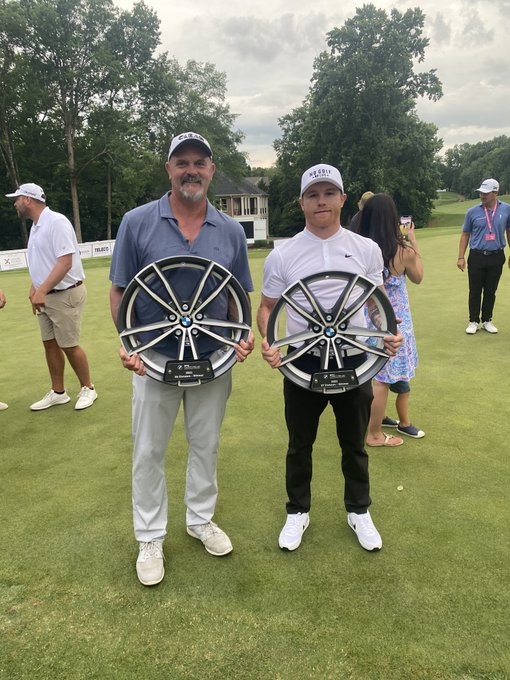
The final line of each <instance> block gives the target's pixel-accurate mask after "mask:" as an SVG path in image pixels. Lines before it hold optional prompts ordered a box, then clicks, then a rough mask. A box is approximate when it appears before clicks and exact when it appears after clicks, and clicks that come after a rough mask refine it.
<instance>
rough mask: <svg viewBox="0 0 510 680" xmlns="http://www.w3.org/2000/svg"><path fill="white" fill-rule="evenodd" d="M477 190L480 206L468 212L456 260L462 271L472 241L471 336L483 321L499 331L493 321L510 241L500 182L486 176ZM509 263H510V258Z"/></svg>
mask: <svg viewBox="0 0 510 680" xmlns="http://www.w3.org/2000/svg"><path fill="white" fill-rule="evenodd" d="M477 191H478V192H479V194H480V205H475V206H474V207H472V208H470V209H469V210H468V211H467V213H466V217H465V219H464V225H463V226H462V234H461V237H460V242H459V257H458V259H457V267H458V268H459V269H460V270H461V271H462V272H463V271H464V270H465V268H466V259H465V254H466V249H467V247H468V244H469V256H468V259H467V268H468V282H469V298H468V307H469V324H468V326H467V328H466V333H467V334H468V335H474V334H475V333H476V332H477V330H478V329H479V324H480V321H481V322H482V328H483V329H484V330H486V331H487V332H488V333H497V332H498V329H497V328H496V326H495V325H494V324H493V323H492V313H493V311H494V303H495V302H496V290H497V288H498V284H499V279H500V278H501V273H502V271H503V265H504V264H505V245H506V242H507V241H508V242H510V205H509V204H508V203H503V202H502V201H500V200H498V192H499V183H498V182H497V181H496V180H495V179H492V178H491V179H486V180H484V181H483V182H482V183H481V185H480V186H479V187H478V189H477ZM505 234H506V240H505ZM508 265H509V266H510V258H509V260H508Z"/></svg>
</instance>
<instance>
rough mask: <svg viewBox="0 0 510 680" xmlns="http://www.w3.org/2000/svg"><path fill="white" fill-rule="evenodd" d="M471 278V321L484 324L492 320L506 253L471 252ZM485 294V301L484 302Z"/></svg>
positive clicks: (469, 260) (469, 270) (469, 268)
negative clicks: (485, 253)
mask: <svg viewBox="0 0 510 680" xmlns="http://www.w3.org/2000/svg"><path fill="white" fill-rule="evenodd" d="M467 264H468V278H469V321H474V322H475V323H478V322H479V321H480V309H481V312H482V322H483V321H490V320H491V319H492V312H493V310H494V303H495V301H496V290H497V288H498V283H499V279H500V278H501V273H502V271H503V265H504V264H505V251H504V250H498V251H497V252H495V253H494V254H492V255H484V254H483V253H480V252H477V251H476V250H470V251H469V256H468V261H467ZM482 294H483V300H482Z"/></svg>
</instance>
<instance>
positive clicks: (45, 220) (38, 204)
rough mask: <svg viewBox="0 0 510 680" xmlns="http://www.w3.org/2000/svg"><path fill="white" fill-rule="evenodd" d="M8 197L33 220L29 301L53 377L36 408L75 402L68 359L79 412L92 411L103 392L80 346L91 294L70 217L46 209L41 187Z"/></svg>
mask: <svg viewBox="0 0 510 680" xmlns="http://www.w3.org/2000/svg"><path fill="white" fill-rule="evenodd" d="M6 196H7V198H10V199H12V201H13V203H14V207H15V208H16V212H17V213H18V215H19V217H20V218H21V219H30V220H32V227H31V229H30V237H29V239H28V252H27V261H28V271H29V274H30V279H31V281H32V284H31V286H30V292H29V295H28V296H29V299H30V302H31V303H32V312H33V313H34V314H36V315H37V318H38V320H39V328H40V331H41V338H42V342H43V345H44V351H45V354H46V363H47V365H48V370H49V373H50V378H51V389H50V391H49V392H48V393H47V394H45V395H44V397H43V398H42V399H41V400H39V401H36V402H35V403H34V404H32V406H31V407H30V408H31V410H32V411H42V410H44V409H47V408H50V407H51V406H57V405H59V404H67V402H69V401H70V397H69V395H68V394H67V392H66V388H65V386H64V367H65V358H66V357H67V359H68V361H69V363H70V364H71V368H72V369H73V371H74V372H75V373H76V377H77V378H78V380H79V381H80V392H79V394H78V398H77V401H76V404H75V407H74V408H75V409H76V410H77V411H81V410H83V409H85V408H88V407H89V406H92V404H93V403H94V401H95V400H96V399H97V393H96V390H95V389H94V385H93V384H92V383H91V381H90V371H89V364H88V359H87V355H86V354H85V352H84V350H83V349H82V348H81V347H80V345H79V339H80V330H81V318H82V314H83V307H84V305H85V301H86V299H87V290H86V288H85V285H84V284H83V279H84V278H85V274H84V272H83V266H82V263H81V257H80V250H79V247H78V241H77V239H76V233H75V231H74V229H73V226H72V224H71V222H69V220H68V219H67V217H65V215H61V214H60V213H57V212H54V211H53V210H50V208H48V207H47V206H46V196H45V195H44V191H43V190H42V188H41V187H40V186H38V185H37V184H33V183H32V182H28V183H27V184H22V185H21V186H20V187H18V189H16V191H15V192H14V193H12V194H6Z"/></svg>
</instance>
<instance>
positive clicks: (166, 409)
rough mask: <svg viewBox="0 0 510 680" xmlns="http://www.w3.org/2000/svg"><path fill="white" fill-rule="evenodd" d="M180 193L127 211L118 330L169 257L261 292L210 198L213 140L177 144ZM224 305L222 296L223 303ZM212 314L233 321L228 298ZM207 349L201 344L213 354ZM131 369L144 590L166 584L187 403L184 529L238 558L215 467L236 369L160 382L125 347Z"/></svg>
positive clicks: (173, 162)
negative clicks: (137, 287) (173, 489)
mask: <svg viewBox="0 0 510 680" xmlns="http://www.w3.org/2000/svg"><path fill="white" fill-rule="evenodd" d="M165 169H166V171H167V174H168V178H169V180H170V181H171V185H172V190H171V191H170V192H167V193H165V194H164V195H163V196H162V197H161V198H160V199H159V200H156V201H152V202H151V203H148V204H147V205H143V206H140V207H138V208H135V209H134V210H130V211H129V212H128V213H126V214H125V215H124V217H123V219H122V223H121V225H120V227H119V232H118V234H117V238H116V241H115V249H114V253H113V257H112V265H111V271H110V279H111V282H112V287H111V291H110V304H111V310H112V317H113V320H114V322H115V323H117V316H118V308H119V304H120V301H121V298H122V295H123V292H124V290H125V288H126V287H127V286H128V284H129V283H130V281H131V280H132V279H133V278H134V276H135V275H136V274H137V273H138V272H139V271H140V270H141V269H143V268H144V267H145V266H147V265H149V264H152V263H153V262H155V261H157V260H161V259H162V258H168V257H172V256H178V255H184V256H186V255H189V256H198V257H202V258H206V259H208V260H214V261H215V262H217V263H218V264H220V265H222V266H223V267H225V268H226V269H228V271H230V272H231V273H232V274H233V275H234V276H235V277H236V279H237V280H238V281H239V283H240V284H241V286H242V287H243V289H244V290H245V291H246V292H249V291H252V290H253V284H252V279H251V276H250V271H249V268H248V252H247V244H246V236H245V233H244V230H243V228H242V227H241V225H240V224H239V223H238V222H236V221H235V220H233V219H232V218H231V217H228V215H225V214H223V213H221V212H219V211H218V210H216V208H214V207H213V206H212V205H211V203H210V202H209V201H208V200H207V190H208V188H209V185H210V183H211V180H212V177H213V175H214V171H215V165H214V163H213V162H212V151H211V147H210V145H209V142H208V141H207V140H206V139H205V138H204V137H202V136H201V135H199V134H197V133H195V132H186V133H183V134H181V135H177V136H176V137H174V139H173V140H172V143H171V145H170V150H169V153H168V161H167V163H166V165H165ZM178 278H179V280H178V281H176V283H175V289H176V290H177V292H178V294H179V295H182V296H185V289H187V287H189V285H190V282H189V275H187V274H182V275H179V277H178ZM218 300H219V298H218ZM136 317H137V321H138V322H140V323H141V324H146V323H150V322H151V320H153V319H151V305H150V304H145V305H143V304H142V305H138V307H137V308H136ZM214 317H216V318H219V319H228V318H229V317H228V301H226V300H225V299H224V298H222V299H221V301H219V302H218V309H217V310H216V311H215V314H214ZM172 349H173V348H172V346H171V341H170V344H168V345H167V344H165V343H159V344H158V352H159V353H160V354H161V355H163V358H165V357H168V358H169V357H172V356H173V357H175V356H176V354H175V352H174V353H173V354H172ZM252 349H253V334H250V336H249V338H248V340H241V341H240V342H239V343H238V344H237V345H236V357H237V360H238V361H244V359H245V358H246V357H247V356H248V355H249V354H250V352H251V351H252ZM207 351H208V348H207V347H205V346H202V347H200V353H201V355H202V352H203V353H204V354H207ZM120 358H121V361H122V363H123V365H124V367H125V368H127V369H129V370H130V371H133V373H134V375H133V480H132V481H133V522H134V531H135V537H136V539H137V541H138V543H139V554H138V559H137V562H136V571H137V575H138V579H139V580H140V582H141V583H142V584H143V585H146V586H151V585H155V584H156V583H159V582H160V581H161V580H162V579H163V576H164V565H163V559H164V558H163V540H164V538H165V536H166V530H167V515H168V502H167V492H166V484H165V454H166V449H167V445H168V441H169V439H170V435H171V433H172V429H173V425H174V422H175V419H176V417H177V414H178V412H179V409H180V405H181V403H182V404H183V411H184V422H185V428H186V436H187V439H188V444H189V449H188V465H187V471H186V494H185V503H186V529H187V532H188V534H189V535H190V536H192V537H193V538H196V539H199V540H200V541H202V543H203V544H204V546H205V549H206V550H207V552H208V553H210V554H212V555H216V556H222V555H227V554H228V553H230V552H232V544H231V542H230V539H229V537H228V536H227V534H226V533H225V532H224V531H222V530H221V529H220V528H219V527H218V526H217V525H216V524H215V523H214V522H213V521H212V518H213V515H214V511H215V507H216V499H217V496H218V485H217V480H216V461H217V453H218V445H219V436H220V428H221V424H222V421H223V416H224V415H225V408H226V403H227V400H228V398H229V395H230V391H231V373H230V371H228V372H227V373H224V374H223V375H221V376H219V377H217V378H216V379H215V380H213V381H211V382H204V383H203V384H201V385H198V386H193V387H191V386H185V387H182V386H177V385H171V384H169V383H166V382H160V381H158V380H155V379H153V378H151V377H149V376H148V375H147V373H146V369H145V366H144V364H143V360H142V358H141V357H140V356H139V355H137V354H133V355H128V354H127V352H125V351H124V349H121V350H120Z"/></svg>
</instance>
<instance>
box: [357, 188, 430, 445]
mask: <svg viewBox="0 0 510 680" xmlns="http://www.w3.org/2000/svg"><path fill="white" fill-rule="evenodd" d="M357 231H358V233H359V234H361V235H362V236H366V237H367V238H371V239H372V240H373V241H375V242H376V243H377V244H378V246H379V247H380V249H381V251H382V255H383V261H384V289H385V291H386V293H387V295H388V298H389V300H390V302H391V304H392V306H393V309H394V311H395V315H396V317H397V319H398V320H399V329H400V331H401V332H402V334H403V336H404V342H403V343H402V346H401V347H400V349H399V351H398V352H397V354H396V355H395V356H394V357H392V358H391V359H390V360H389V361H388V362H387V363H386V364H385V366H384V367H383V369H382V370H381V371H380V372H379V373H378V374H377V375H376V376H375V378H374V383H373V391H374V400H373V402H372V409H371V415H370V424H369V427H368V434H367V440H366V443H367V446H400V445H401V444H403V443H404V441H403V439H401V438H400V437H397V436H394V435H389V434H387V433H386V432H383V430H382V426H383V425H384V426H386V427H388V426H389V427H395V428H396V430H397V432H398V433H399V434H404V435H406V436H409V437H413V438H415V439H419V438H421V437H423V436H425V433H424V432H423V431H422V430H420V429H419V428H417V427H415V426H414V425H413V424H412V423H411V420H410V417H409V396H410V387H409V380H410V379H411V378H412V377H413V376H414V373H415V369H416V366H417V364H418V352H417V349H416V340H415V337H414V330H413V322H412V317H411V310H410V307H409V297H408V294H407V285H406V281H407V279H409V280H410V281H411V282H412V283H420V282H421V281H422V279H423V263H422V260H421V257H420V252H419V250H418V244H417V242H416V234H415V228H414V223H413V222H412V219H408V223H407V224H405V236H404V233H403V230H402V229H401V220H400V218H399V215H398V212H397V208H396V206H395V202H394V201H393V199H392V198H391V196H388V195H387V194H375V195H374V196H373V197H372V198H370V199H369V200H368V201H367V202H366V203H365V205H364V206H363V210H362V213H361V219H360V221H359V227H358V229H357ZM390 390H391V391H392V392H394V393H396V394H397V398H396V408H397V413H398V420H396V421H395V420H392V419H391V418H387V417H385V414H386V405H387V402H388V393H389V392H390Z"/></svg>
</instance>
